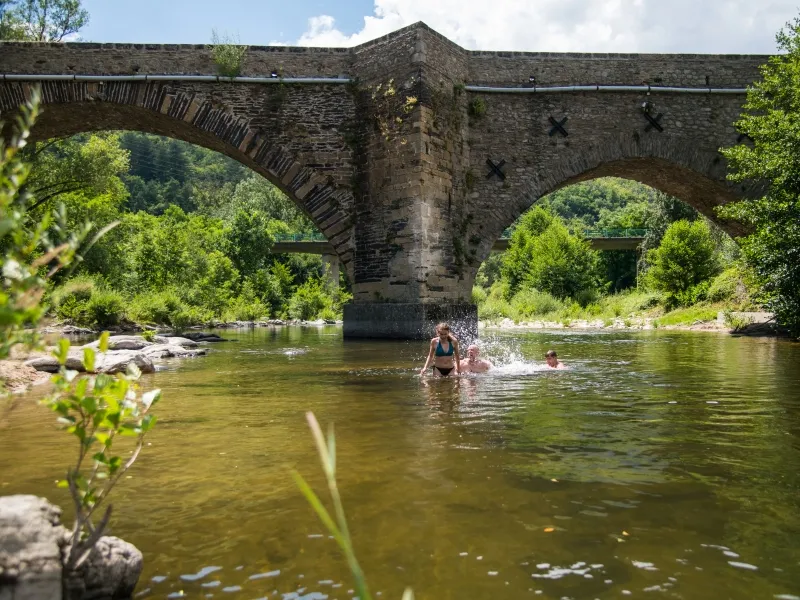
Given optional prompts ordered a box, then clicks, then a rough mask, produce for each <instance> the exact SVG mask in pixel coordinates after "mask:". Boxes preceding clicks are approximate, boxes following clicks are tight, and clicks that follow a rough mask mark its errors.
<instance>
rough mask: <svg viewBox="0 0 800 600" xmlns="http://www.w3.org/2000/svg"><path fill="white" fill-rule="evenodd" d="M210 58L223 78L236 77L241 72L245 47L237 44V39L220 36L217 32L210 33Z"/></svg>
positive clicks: (245, 53)
mask: <svg viewBox="0 0 800 600" xmlns="http://www.w3.org/2000/svg"><path fill="white" fill-rule="evenodd" d="M211 43H212V46H211V57H212V58H213V59H214V64H216V65H217V70H218V71H219V74H220V75H222V76H223V77H237V76H238V75H239V73H241V72H242V64H243V63H244V58H245V56H246V55H247V46H242V45H240V44H239V40H238V39H237V38H233V37H231V36H230V35H228V34H225V35H223V36H220V35H219V34H218V33H217V30H216V29H214V30H213V31H212V32H211Z"/></svg>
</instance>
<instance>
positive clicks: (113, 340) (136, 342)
mask: <svg viewBox="0 0 800 600" xmlns="http://www.w3.org/2000/svg"><path fill="white" fill-rule="evenodd" d="M156 339H157V340H158V336H156ZM161 339H162V340H164V341H159V343H162V344H163V343H165V342H166V338H161ZM153 343H154V342H148V341H147V340H146V339H144V338H143V337H142V336H140V335H112V336H111V337H109V338H108V349H109V350H141V349H142V348H147V347H148V346H152V345H153ZM99 346H100V340H95V341H94V342H92V343H91V344H86V347H88V348H98V347H99Z"/></svg>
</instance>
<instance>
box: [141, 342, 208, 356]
mask: <svg viewBox="0 0 800 600" xmlns="http://www.w3.org/2000/svg"><path fill="white" fill-rule="evenodd" d="M142 353H143V354H144V355H145V356H147V357H148V358H151V359H158V358H190V357H192V356H202V355H204V354H207V353H208V349H207V348H198V349H190V348H184V347H183V346H178V345H175V344H155V345H153V346H150V347H149V348H145V349H144V350H142Z"/></svg>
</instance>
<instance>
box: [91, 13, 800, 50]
mask: <svg viewBox="0 0 800 600" xmlns="http://www.w3.org/2000/svg"><path fill="white" fill-rule="evenodd" d="M83 3H84V6H85V7H86V8H87V9H88V11H89V13H90V15H91V22H90V24H89V26H88V27H86V28H85V29H84V30H83V31H82V32H81V34H82V37H83V39H85V40H87V41H97V42H165V43H208V42H210V41H211V31H212V29H214V28H216V29H217V30H218V31H219V32H220V33H228V34H231V35H234V36H236V35H238V38H239V40H240V41H241V43H244V44H253V45H267V44H271V43H283V44H290V45H308V46H352V45H354V44H359V43H362V42H365V41H368V40H370V39H374V38H376V37H380V36H381V35H384V34H386V33H388V32H390V31H394V30H396V29H399V28H400V27H403V26H405V25H409V24H411V23H414V22H416V21H424V22H425V23H427V24H428V25H430V26H431V27H433V28H434V29H435V30H437V31H438V32H439V33H441V34H443V35H445V36H447V37H448V38H450V39H451V40H453V41H455V42H456V43H458V44H461V45H462V46H464V47H465V48H470V49H482V50H527V51H548V52H682V53H694V52H697V53H719V54H723V53H733V54H769V53H772V52H774V51H775V33H776V32H777V31H778V30H779V29H780V28H781V27H782V26H783V25H784V24H785V23H786V22H787V21H790V20H792V19H793V18H794V17H796V16H798V15H799V14H800V0H489V1H487V0H338V1H337V0H280V1H278V0H192V1H191V2H190V1H189V0H171V1H167V0H83Z"/></svg>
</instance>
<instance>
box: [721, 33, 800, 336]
mask: <svg viewBox="0 0 800 600" xmlns="http://www.w3.org/2000/svg"><path fill="white" fill-rule="evenodd" d="M777 42H778V48H779V49H780V50H781V51H782V53H781V54H779V55H777V56H773V57H771V58H770V59H769V62H768V63H767V64H766V65H764V66H763V67H762V68H761V75H762V80H761V81H759V82H756V83H754V84H753V86H752V87H751V88H750V89H749V90H748V94H747V102H746V103H745V105H744V108H745V110H746V112H745V113H744V114H743V115H742V116H741V117H740V119H739V120H738V121H737V123H736V126H737V128H738V129H739V131H741V132H742V133H743V134H746V135H747V136H748V137H749V138H750V139H751V140H752V144H739V145H737V146H734V147H732V148H727V149H724V150H723V151H722V152H723V154H724V155H725V156H726V157H727V158H728V160H729V161H730V163H729V164H730V167H731V174H730V175H729V178H730V179H731V180H733V181H737V182H740V181H746V180H751V181H762V182H765V183H766V184H767V186H768V189H767V192H766V194H765V195H764V196H763V197H761V198H758V199H755V200H743V201H741V202H736V203H734V204H732V205H728V206H726V207H724V208H723V209H721V210H720V213H721V215H722V216H724V217H728V218H732V219H737V220H739V221H741V222H743V223H746V224H747V225H749V226H750V227H751V229H752V233H751V234H750V235H748V236H746V237H744V238H743V239H742V240H741V246H742V250H743V252H744V256H745V258H746V259H747V261H748V263H749V264H750V265H751V266H752V268H753V270H754V272H755V276H756V280H757V283H758V284H759V288H760V290H759V294H758V295H757V297H758V299H759V300H761V301H763V302H764V303H765V304H766V307H767V308H768V309H770V310H772V311H773V312H774V313H775V316H776V318H777V320H778V322H779V323H781V324H783V325H785V326H786V327H788V329H789V331H790V332H791V334H792V335H793V336H794V337H800V161H798V154H797V151H796V148H797V146H798V144H800V127H798V117H800V108H798V107H800V85H798V83H797V77H798V72H800V18H796V19H795V20H794V22H792V23H789V24H787V26H786V28H785V29H784V30H782V31H780V32H779V33H778V34H777Z"/></svg>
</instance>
